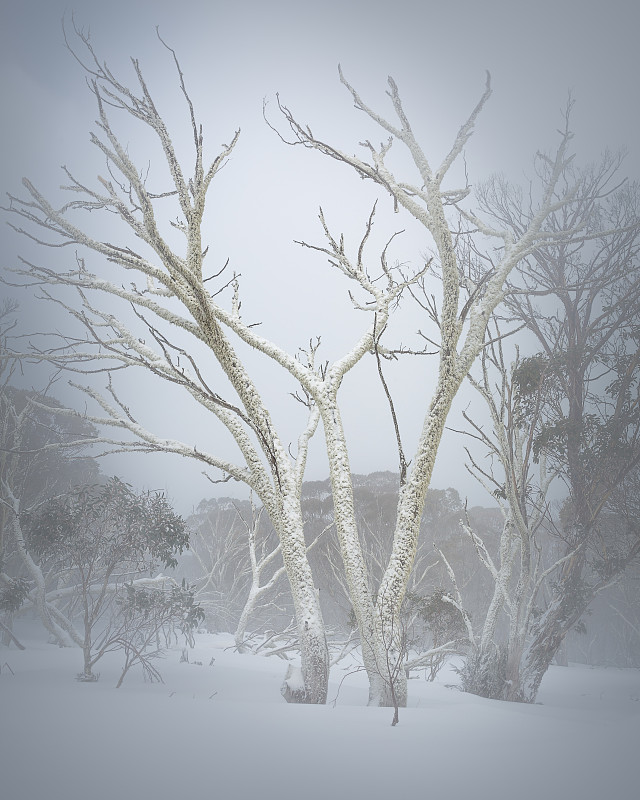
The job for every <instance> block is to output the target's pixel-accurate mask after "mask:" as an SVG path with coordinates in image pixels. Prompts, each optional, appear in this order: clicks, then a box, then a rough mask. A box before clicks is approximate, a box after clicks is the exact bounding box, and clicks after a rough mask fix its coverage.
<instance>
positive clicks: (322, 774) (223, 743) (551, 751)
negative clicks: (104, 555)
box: [0, 631, 640, 800]
mask: <svg viewBox="0 0 640 800" xmlns="http://www.w3.org/2000/svg"><path fill="white" fill-rule="evenodd" d="M24 643H25V644H26V645H27V646H28V647H27V650H25V651H18V650H16V649H15V648H14V647H12V648H11V649H7V648H0V665H1V667H2V670H1V673H0V715H1V716H0V798H2V800H41V799H42V800H45V799H46V800H80V799H81V798H82V800H107V798H108V799H109V800H116V798H117V799H118V800H132V799H133V798H135V799H136V800H147V798H153V800H169V798H172V799H173V798H199V799H200V798H212V800H218V799H219V800H245V798H246V799H247V800H249V798H252V799H253V798H256V799H261V800H271V798H273V799H274V800H276V799H277V800H289V798H292V799H293V798H296V800H298V799H299V800H316V799H317V800H320V799H322V800H334V799H335V800H342V799H343V798H345V799H346V798H348V799H349V800H360V798H363V800H364V799H366V800H377V798H385V800H388V799H389V798H410V799H411V800H412V799H413V798H416V799H418V798H419V799H420V800H421V799H422V798H437V799H438V800H442V799H443V798H446V799H447V800H458V798H460V800H463V798H464V800H473V799H475V798H477V800H484V798H487V799H488V798H492V799H493V800H503V798H504V800H507V798H508V799H509V800H529V798H544V799H545V800H555V798H558V799H559V800H560V798H561V799H562V800H574V798H575V799H576V800H596V798H598V800H608V798H615V800H627V798H629V799H631V798H636V797H639V796H640V771H639V764H638V758H639V752H640V751H639V750H638V745H639V742H640V671H639V670H619V669H590V668H587V667H578V666H572V667H569V668H561V667H553V668H552V669H551V670H550V672H549V673H548V675H547V676H546V677H545V680H544V682H543V685H542V689H541V692H540V696H539V701H540V702H539V703H538V704H536V705H534V706H525V705H518V704H510V703H501V702H495V701H489V700H484V699H482V698H478V697H473V696H470V695H465V694H463V693H461V692H459V691H457V690H456V689H455V688H450V687H449V688H448V687H447V684H452V683H454V682H455V674H454V673H453V672H452V671H451V670H449V671H446V670H443V672H442V673H441V675H440V676H439V681H438V682H437V683H435V684H431V683H428V682H426V681H424V680H422V679H420V680H413V681H411V683H410V687H409V688H410V703H409V708H407V709H403V710H401V712H400V724H399V725H398V726H397V727H395V728H392V727H391V725H390V723H391V717H392V711H390V710H389V709H374V708H367V707H366V705H365V703H366V694H367V691H366V679H365V677H364V675H363V674H362V673H356V674H350V675H348V676H347V677H346V678H345V679H344V682H343V683H342V685H341V687H340V691H339V693H338V686H339V684H340V681H341V680H342V679H343V677H344V676H345V675H346V672H347V671H348V669H347V670H345V668H344V667H343V665H342V664H339V665H338V666H337V667H336V668H334V672H333V673H332V685H331V689H330V698H331V700H332V701H333V699H334V698H335V697H336V695H338V697H337V700H336V702H335V703H334V702H330V703H329V704H328V705H327V706H323V707H311V706H294V705H287V704H286V703H285V702H284V700H283V699H282V698H281V696H280V693H279V688H280V684H281V682H282V678H283V675H284V672H285V664H284V663H283V662H282V661H281V660H278V659H276V658H265V657H261V656H252V655H239V654H237V653H235V652H233V650H232V649H225V648H227V647H228V646H229V645H230V644H231V641H230V640H229V639H228V638H225V637H221V636H213V635H199V636H198V637H197V642H196V647H195V649H193V650H191V651H189V663H185V662H182V663H181V662H180V655H181V648H180V647H178V648H177V649H175V650H171V651H169V652H168V653H167V655H166V657H165V658H164V659H163V661H162V662H161V663H160V664H159V666H160V669H161V672H162V675H163V678H164V683H154V684H150V683H145V682H144V681H143V678H142V674H141V671H140V670H139V669H137V670H132V671H131V672H130V673H129V674H128V675H127V677H126V678H125V682H124V684H123V686H122V687H121V688H120V689H118V690H116V689H115V688H114V686H115V683H116V681H117V678H118V676H119V667H120V663H121V657H120V656H118V655H117V654H115V655H112V656H109V657H105V659H104V660H103V661H101V662H100V664H99V665H98V669H99V671H100V673H101V675H100V680H99V681H98V682H97V683H78V682H76V681H75V680H74V676H75V674H76V673H77V672H79V671H80V668H81V653H80V651H79V650H71V649H59V648H57V647H55V646H53V645H49V644H45V643H43V637H42V636H40V635H39V634H38V633H37V632H35V631H34V632H33V636H32V638H31V639H29V638H28V637H27V636H25V638H24ZM212 659H213V663H211V662H212ZM196 662H201V663H196Z"/></svg>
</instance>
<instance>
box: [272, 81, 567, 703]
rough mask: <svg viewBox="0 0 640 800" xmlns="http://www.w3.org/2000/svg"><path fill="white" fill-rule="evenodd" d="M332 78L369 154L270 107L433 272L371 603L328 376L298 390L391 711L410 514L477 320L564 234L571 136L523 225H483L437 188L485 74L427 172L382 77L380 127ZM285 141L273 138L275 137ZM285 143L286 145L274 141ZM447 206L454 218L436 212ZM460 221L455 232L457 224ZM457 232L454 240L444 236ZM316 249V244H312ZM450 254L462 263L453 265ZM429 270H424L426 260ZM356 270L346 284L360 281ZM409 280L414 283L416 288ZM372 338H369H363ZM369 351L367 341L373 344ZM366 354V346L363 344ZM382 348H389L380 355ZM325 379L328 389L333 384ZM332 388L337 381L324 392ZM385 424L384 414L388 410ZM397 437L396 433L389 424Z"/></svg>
mask: <svg viewBox="0 0 640 800" xmlns="http://www.w3.org/2000/svg"><path fill="white" fill-rule="evenodd" d="M340 79H341V81H342V83H343V84H344V85H345V86H346V88H347V90H348V91H349V92H350V94H351V96H352V98H353V101H354V106H355V108H356V109H358V110H359V111H361V112H363V113H364V114H365V115H366V116H368V117H369V118H370V119H371V120H373V122H375V123H376V124H377V125H378V126H380V127H381V128H382V129H383V130H384V131H385V132H386V134H387V135H388V139H387V141H386V142H383V143H382V144H381V145H380V146H379V147H375V146H374V145H373V144H372V143H371V142H370V141H369V140H367V141H365V142H363V143H361V144H362V146H363V148H364V150H365V153H366V154H367V156H368V157H367V158H364V159H361V158H358V157H356V156H350V155H348V154H347V153H346V152H344V151H342V150H339V149H337V148H335V147H334V146H333V145H331V144H328V143H326V142H324V141H322V140H321V139H319V138H317V137H315V136H314V135H313V134H312V132H311V129H310V128H309V126H306V125H302V124H300V123H299V122H298V121H297V120H296V119H295V117H294V115H293V114H292V112H291V111H290V110H289V109H288V108H287V107H286V106H284V105H282V104H281V103H280V101H278V102H279V108H280V111H281V112H282V114H283V116H284V119H285V121H286V123H287V124H288V126H289V129H290V132H291V134H292V138H291V139H290V140H289V141H288V142H287V143H288V144H291V145H302V146H303V147H306V148H310V149H314V150H317V151H319V152H320V153H322V154H324V155H326V156H329V157H330V158H333V159H335V160H337V161H339V162H341V163H344V164H346V165H348V166H350V167H351V168H353V169H354V170H355V172H356V173H357V174H358V175H359V176H360V177H361V178H365V179H369V180H371V181H373V182H374V183H376V184H377V185H378V186H379V187H380V189H381V190H382V191H383V192H384V193H388V194H390V195H391V197H392V199H393V203H394V208H395V210H398V209H400V208H403V209H404V210H405V211H407V212H408V213H409V214H410V215H411V216H412V217H413V218H414V219H415V220H417V221H418V222H419V223H420V224H421V225H423V226H424V228H425V233H426V234H427V235H428V237H429V238H430V240H431V242H432V243H433V245H434V252H435V254H436V255H435V261H436V262H437V263H436V264H434V267H435V268H437V270H438V271H439V278H440V286H441V289H440V303H439V307H438V305H437V304H436V301H435V299H433V297H434V296H433V293H432V290H431V287H430V288H429V290H426V287H425V276H424V275H420V276H417V280H414V282H412V283H411V284H410V285H408V286H407V287H405V288H406V289H407V292H410V293H411V294H412V296H413V297H414V298H416V299H418V298H417V295H418V287H419V288H420V289H423V290H424V300H419V299H418V302H420V305H421V306H422V307H423V309H424V310H425V312H426V314H427V315H428V317H429V318H430V320H431V321H432V322H433V323H435V326H436V328H437V331H438V336H439V340H438V341H436V342H435V345H436V348H437V351H438V357H439V365H438V379H437V385H436V389H435V392H434V394H433V397H432V399H431V401H430V403H429V405H428V408H427V409H426V413H425V417H424V422H423V426H422V433H421V435H420V437H419V440H418V443H417V446H416V448H415V451H414V454H413V457H412V458H411V459H410V463H411V468H410V469H409V470H407V471H406V473H405V469H404V466H406V459H405V458H404V453H403V452H402V450H400V464H401V474H402V475H403V478H405V474H406V480H404V482H403V485H402V487H401V492H400V497H399V502H398V510H397V519H396V526H395V532H394V537H393V547H392V552H391V556H390V559H389V562H388V565H387V567H386V569H385V571H384V574H383V578H382V582H381V584H380V587H379V591H378V594H377V598H376V600H375V602H374V600H373V598H372V596H371V590H370V587H369V585H368V581H367V576H366V573H365V571H364V570H363V561H362V557H361V553H360V548H359V542H358V536H357V530H356V526H355V518H354V513H353V488H352V486H351V482H350V475H349V465H348V459H347V448H346V442H345V438H344V432H343V430H342V427H341V423H340V419H339V415H338V414H337V411H336V407H337V401H336V395H335V393H334V392H333V391H332V392H331V393H330V394H328V393H327V388H331V389H333V386H331V387H327V381H325V382H324V385H322V386H318V385H316V386H314V385H310V384H309V385H308V389H309V392H310V393H311V395H312V396H313V398H314V400H315V401H316V403H317V405H318V406H319V408H320V413H321V415H322V420H323V425H324V431H325V438H326V442H327V451H328V454H329V463H330V469H331V481H332V487H333V494H334V507H335V520H336V527H337V530H338V536H339V539H340V544H341V549H342V556H343V560H344V562H345V571H346V575H347V581H348V584H349V591H350V596H351V602H352V605H353V609H354V612H355V615H356V618H357V620H358V626H359V630H360V635H361V641H362V648H363V659H364V662H365V667H366V669H367V672H368V675H369V681H370V685H371V693H370V702H371V703H372V704H379V705H391V704H392V702H391V694H392V692H391V687H390V686H389V685H388V680H386V679H385V676H386V675H388V669H387V667H386V665H387V663H388V658H389V650H390V648H391V650H392V651H393V650H394V649H395V650H396V651H397V650H398V649H399V647H400V644H399V642H394V643H392V644H389V642H388V639H387V637H388V634H389V632H390V631H398V630H399V629H400V625H399V611H400V607H401V605H402V601H403V598H404V594H405V591H406V588H407V585H408V581H409V578H410V574H411V570H412V568H413V564H414V560H415V556H416V550H417V542H418V534H419V528H420V519H421V516H422V511H423V507H424V501H425V496H426V492H427V489H428V487H429V483H430V480H431V476H432V473H433V468H434V464H435V459H436V455H437V452H438V447H439V444H440V441H441V438H442V433H443V430H444V426H445V423H446V419H447V415H448V413H449V410H450V408H451V405H452V402H453V399H454V397H455V395H456V393H457V391H458V389H459V388H460V385H461V383H462V381H463V380H464V378H465V376H466V375H467V373H468V371H469V369H470V367H471V365H472V364H473V362H474V360H475V359H476V357H477V356H478V354H479V353H480V351H481V350H482V348H483V346H484V340H485V332H486V328H487V323H488V321H489V318H490V316H491V314H492V312H493V310H494V309H495V308H496V307H497V305H498V304H499V303H500V302H501V301H502V300H503V297H504V285H505V281H506V280H507V277H508V276H509V274H510V273H511V272H512V270H513V269H514V268H515V266H516V265H517V264H518V263H520V262H521V261H522V260H523V259H525V258H526V257H527V256H529V255H531V253H532V252H534V250H535V249H536V248H537V247H538V246H539V245H540V243H541V242H548V241H565V240H566V239H567V238H568V237H569V236H570V235H571V233H572V231H570V230H568V229H566V228H559V229H552V228H550V227H549V226H548V225H547V222H548V219H549V217H550V215H551V214H552V212H553V211H554V210H555V209H558V208H563V207H564V206H566V205H568V204H570V203H571V202H572V199H573V196H574V192H575V187H573V186H566V185H563V184H562V182H561V177H562V175H563V172H564V169H565V167H566V165H567V164H568V163H569V161H570V160H571V156H570V155H569V153H568V147H569V142H570V140H571V133H570V131H569V128H568V125H567V126H566V127H565V129H564V130H563V131H562V132H561V139H560V144H559V146H558V149H557V151H556V153H555V154H554V155H553V156H552V157H551V158H549V157H546V156H544V157H542V156H540V160H541V161H543V160H544V163H545V164H548V167H549V168H548V170H547V171H546V172H544V171H540V177H541V186H540V188H539V197H540V200H539V202H538V204H537V206H536V207H535V209H534V211H533V214H532V216H531V219H530V220H528V222H527V225H525V226H523V227H522V228H521V229H520V230H519V231H517V232H516V233H514V232H513V231H512V230H511V229H509V227H508V226H499V227H490V226H488V225H487V224H486V223H485V222H483V221H482V220H481V219H480V218H479V217H478V216H477V215H476V214H474V213H472V212H470V211H468V210H466V209H465V208H464V207H463V201H464V200H465V199H466V198H467V196H468V195H469V194H470V191H471V190H470V186H468V185H467V186H465V187H463V188H461V189H445V188H443V181H444V179H445V178H446V177H447V174H448V172H449V170H450V168H451V166H452V165H453V164H454V162H455V161H456V159H457V158H458V157H459V156H460V155H461V153H462V152H463V149H464V147H465V145H466V143H467V141H468V140H469V138H470V136H471V135H472V132H473V129H474V126H475V123H476V120H477V118H478V116H479V114H480V112H481V111H482V108H483V107H484V105H485V103H486V102H487V100H488V99H489V96H490V94H491V86H490V78H489V76H487V83H486V87H485V91H484V93H483V95H482V97H481V99H480V101H479V102H478V104H477V105H476V107H475V108H474V109H473V111H472V112H471V114H470V115H469V117H468V118H467V120H466V121H465V123H464V124H463V125H462V126H461V128H460V130H459V132H458V134H457V136H456V138H455V141H454V143H453V145H452V147H451V150H450V151H449V153H448V154H447V156H446V157H445V158H444V160H443V161H442V162H441V164H440V165H439V166H438V167H437V168H435V169H434V168H432V166H431V163H430V161H429V159H428V158H427V156H426V154H425V152H424V151H423V149H422V147H421V145H420V144H419V142H418V141H417V139H416V138H415V135H414V133H413V130H412V128H411V125H410V122H409V119H408V116H407V114H406V112H405V109H404V106H403V103H402V100H401V98H400V93H399V91H398V87H397V85H396V84H395V82H394V81H393V79H392V78H389V91H388V95H389V97H390V99H391V103H392V106H393V110H394V112H395V121H393V122H392V121H389V120H388V119H387V118H385V117H383V116H381V115H380V114H379V113H377V112H376V111H374V110H373V109H372V108H371V107H369V106H368V105H366V104H365V103H364V101H363V100H362V99H361V97H360V95H359V94H358V92H357V91H356V90H355V89H354V88H353V87H352V86H351V85H350V84H349V83H348V82H347V80H346V79H345V77H344V75H343V74H342V71H340ZM282 138H284V137H282ZM285 141H286V140H285ZM395 143H398V144H400V145H402V146H404V147H405V148H406V150H407V151H408V154H409V156H410V158H411V161H412V163H413V167H414V175H413V176H412V177H411V178H410V179H408V180H407V179H404V178H399V177H397V176H396V175H395V174H394V173H393V172H392V171H391V169H390V168H389V167H388V165H387V163H386V157H387V155H388V153H389V150H390V149H391V147H392V145H394V144H395ZM449 208H453V211H454V212H455V216H456V217H457V219H452V218H451V217H450V216H449V215H448V213H447V211H448V209H449ZM465 225H467V227H466V228H465V227H464V226H465ZM454 230H455V231H456V237H455V238H456V241H454V234H453V231H454ZM478 233H479V234H480V235H482V236H484V237H489V238H491V239H497V240H498V242H499V243H500V246H501V249H500V250H499V251H498V252H499V253H500V255H499V256H498V257H495V256H492V257H485V260H484V262H483V261H482V260H481V259H474V258H472V257H469V256H471V255H473V254H475V253H476V252H477V248H478V245H477V244H476V243H475V241H474V236H475V235H477V234H478ZM330 241H331V243H332V247H331V248H329V249H325V250H324V252H326V253H327V254H328V255H329V257H330V261H331V263H333V264H334V265H335V264H338V265H339V266H341V265H342V264H343V263H344V249H343V248H342V247H337V246H336V245H335V243H334V242H333V241H332V240H330ZM316 249H319V248H316ZM461 254H466V256H467V258H464V259H460V257H459V256H460V255H461ZM427 266H428V267H429V266H430V265H427ZM351 274H355V277H356V278H357V279H360V275H359V274H357V273H354V272H352V273H351ZM415 284H418V287H416V285H415ZM376 311H377V314H378V316H379V318H378V319H376V324H377V325H379V326H380V327H379V328H378V330H383V329H384V326H385V324H386V318H385V317H384V316H383V315H382V314H381V312H380V311H378V310H377V309H376ZM377 341H378V339H377V338H374V343H376V342H377ZM376 347H377V345H376ZM374 349H376V348H375V347H374ZM387 352H388V353H390V352H391V351H387ZM336 383H339V381H337V382H336ZM335 388H336V389H337V385H336V387H335ZM394 419H395V412H394ZM396 433H397V426H396ZM394 691H395V692H396V693H397V694H398V695H399V696H400V697H402V698H404V697H405V696H406V684H405V678H404V673H401V674H400V675H398V678H397V685H396V686H395V687H394Z"/></svg>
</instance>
